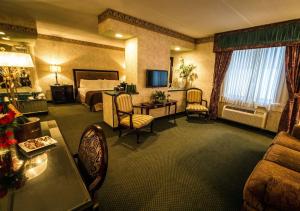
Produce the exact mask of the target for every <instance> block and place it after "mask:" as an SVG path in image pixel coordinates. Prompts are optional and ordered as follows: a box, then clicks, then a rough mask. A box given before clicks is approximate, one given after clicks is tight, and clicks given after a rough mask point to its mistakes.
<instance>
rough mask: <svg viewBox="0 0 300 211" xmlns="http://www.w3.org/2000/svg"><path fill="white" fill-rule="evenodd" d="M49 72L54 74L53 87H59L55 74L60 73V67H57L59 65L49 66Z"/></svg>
mask: <svg viewBox="0 0 300 211" xmlns="http://www.w3.org/2000/svg"><path fill="white" fill-rule="evenodd" d="M50 71H51V72H52V73H55V79H56V83H55V84H54V85H56V86H59V83H58V80H57V73H60V72H61V66H59V65H50Z"/></svg>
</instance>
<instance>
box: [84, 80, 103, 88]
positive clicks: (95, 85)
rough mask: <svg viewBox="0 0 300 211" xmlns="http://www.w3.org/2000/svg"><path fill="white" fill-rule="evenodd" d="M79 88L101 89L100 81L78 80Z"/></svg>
mask: <svg viewBox="0 0 300 211" xmlns="http://www.w3.org/2000/svg"><path fill="white" fill-rule="evenodd" d="M80 88H90V89H101V83H100V80H86V79H81V80H80Z"/></svg>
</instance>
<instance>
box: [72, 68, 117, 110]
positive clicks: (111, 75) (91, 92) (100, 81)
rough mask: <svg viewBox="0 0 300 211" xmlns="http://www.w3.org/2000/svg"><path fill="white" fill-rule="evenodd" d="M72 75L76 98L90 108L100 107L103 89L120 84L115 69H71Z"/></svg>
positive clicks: (110, 88) (111, 88) (109, 88)
mask: <svg viewBox="0 0 300 211" xmlns="http://www.w3.org/2000/svg"><path fill="white" fill-rule="evenodd" d="M73 77H74V87H75V96H76V100H77V101H79V102H81V103H83V104H85V105H87V106H89V107H90V109H91V110H100V109H101V105H102V92H103V91H107V90H113V89H114V87H115V86H117V85H119V84H120V82H119V72H118V71H116V70H89V69H73ZM97 108H98V109H97Z"/></svg>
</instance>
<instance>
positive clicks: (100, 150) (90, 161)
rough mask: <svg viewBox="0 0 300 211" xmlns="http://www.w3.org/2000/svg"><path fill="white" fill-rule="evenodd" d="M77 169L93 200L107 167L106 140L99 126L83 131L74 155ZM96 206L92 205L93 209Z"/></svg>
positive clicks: (95, 204) (92, 126)
mask: <svg viewBox="0 0 300 211" xmlns="http://www.w3.org/2000/svg"><path fill="white" fill-rule="evenodd" d="M74 158H75V160H76V161H77V162H76V163H77V166H78V169H79V171H80V173H81V176H82V177H83V180H84V182H85V185H86V187H87V189H88V191H89V193H90V195H91V197H92V199H94V195H95V192H96V191H97V190H98V189H99V188H100V187H101V185H102V184H103V182H104V179H105V176H106V171H107V166H108V151H107V144H106V138H105V135H104V132H103V130H102V128H101V127H100V126H99V125H96V124H94V125H91V126H89V127H87V128H86V129H85V131H84V132H83V134H82V136H81V140H80V144H79V148H78V153H77V154H75V155H74ZM97 207H98V204H97V203H94V205H93V209H95V208H97Z"/></svg>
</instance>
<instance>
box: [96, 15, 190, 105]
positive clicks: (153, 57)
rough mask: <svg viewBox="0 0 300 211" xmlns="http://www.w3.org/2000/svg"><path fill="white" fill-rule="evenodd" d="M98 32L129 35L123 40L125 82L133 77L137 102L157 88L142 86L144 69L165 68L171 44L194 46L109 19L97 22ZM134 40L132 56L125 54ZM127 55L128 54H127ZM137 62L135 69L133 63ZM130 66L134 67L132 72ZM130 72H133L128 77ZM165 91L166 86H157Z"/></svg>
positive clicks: (168, 60) (166, 68) (185, 46)
mask: <svg viewBox="0 0 300 211" xmlns="http://www.w3.org/2000/svg"><path fill="white" fill-rule="evenodd" d="M99 32H100V34H107V33H108V32H110V33H112V32H115V33H121V34H124V35H127V36H129V37H131V39H129V40H128V41H127V42H126V45H125V49H126V50H125V51H126V56H125V57H126V70H125V74H126V75H127V79H129V80H127V81H128V82H133V80H132V78H135V77H136V78H137V83H136V85H137V89H138V91H139V92H140V93H141V94H140V95H139V98H138V101H149V100H150V95H151V93H152V92H153V91H154V90H158V88H155V89H152V88H146V69H159V70H169V68H170V54H171V49H172V48H174V46H180V47H181V48H184V49H194V47H195V45H194V43H191V42H187V41H184V40H180V39H177V38H174V37H170V36H167V35H164V34H160V33H157V32H153V31H150V30H147V29H144V28H141V27H137V26H134V25H130V24H126V23H124V22H120V21H117V20H113V19H107V20H105V21H104V22H101V23H100V24H99ZM133 42H134V43H135V45H136V46H135V48H134V49H133V50H134V52H133V54H134V56H127V52H130V50H129V46H130V45H129V43H131V44H132V43H133ZM128 55H129V54H128ZM127 64H130V65H131V66H129V65H127ZM136 64H137V69H136V66H134V65H136ZM133 69H136V70H134V71H133ZM132 72H135V73H136V74H137V75H136V76H135V75H134V76H133V77H132V75H131V74H132ZM159 89H160V90H163V91H167V90H168V88H159Z"/></svg>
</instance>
